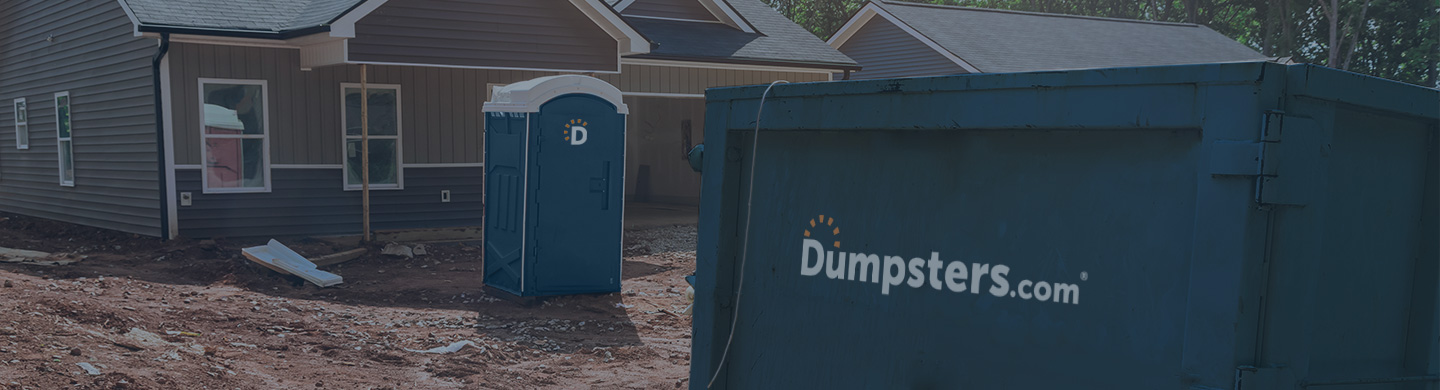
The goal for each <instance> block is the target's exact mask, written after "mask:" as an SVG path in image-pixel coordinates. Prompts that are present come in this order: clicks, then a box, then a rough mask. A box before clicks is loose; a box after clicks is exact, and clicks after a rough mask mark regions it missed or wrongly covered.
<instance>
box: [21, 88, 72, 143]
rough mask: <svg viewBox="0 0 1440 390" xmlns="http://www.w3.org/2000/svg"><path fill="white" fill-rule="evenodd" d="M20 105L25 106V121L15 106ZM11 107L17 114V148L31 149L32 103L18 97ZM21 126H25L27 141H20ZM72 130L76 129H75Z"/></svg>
mask: <svg viewBox="0 0 1440 390" xmlns="http://www.w3.org/2000/svg"><path fill="white" fill-rule="evenodd" d="M19 105H24V106H25V120H23V121H22V120H20V110H18V109H16V108H15V106H19ZM10 109H11V110H15V112H14V113H13V114H14V115H15V149H20V150H26V149H30V103H26V102H25V98H23V97H22V98H16V99H15V102H14V103H10ZM20 126H25V131H24V133H25V137H24V138H25V143H20V138H21V137H20V133H21V131H20ZM70 130H71V131H74V130H75V129H70Z"/></svg>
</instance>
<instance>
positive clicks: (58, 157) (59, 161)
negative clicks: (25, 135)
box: [25, 91, 75, 187]
mask: <svg viewBox="0 0 1440 390" xmlns="http://www.w3.org/2000/svg"><path fill="white" fill-rule="evenodd" d="M61 97H64V98H65V106H66V107H69V110H67V111H69V112H70V123H69V124H70V136H69V137H61V136H60V104H59V103H58V101H59V100H60V98H61ZM51 102H56V103H55V110H54V111H55V168H56V170H57V171H58V174H59V178H60V186H61V187H74V186H75V178H74V177H71V178H70V181H65V164H64V163H65V149H64V148H61V147H60V145H61V143H63V142H69V143H70V161H69V162H70V170H71V171H72V172H73V171H75V101H74V100H73V99H71V98H70V91H65V92H56V93H55V98H54V99H53V100H51ZM25 111H26V112H25V119H26V120H27V121H28V120H29V119H30V112H29V111H30V107H29V106H28V105H27V106H26V107H25ZM26 130H29V126H26ZM72 174H73V173H72Z"/></svg>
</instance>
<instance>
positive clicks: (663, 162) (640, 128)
mask: <svg viewBox="0 0 1440 390" xmlns="http://www.w3.org/2000/svg"><path fill="white" fill-rule="evenodd" d="M625 104H627V105H629V106H630V113H631V115H630V116H628V117H627V118H626V119H627V121H626V134H625V139H626V140H625V142H627V143H628V147H629V149H628V150H627V152H626V154H625V178H626V179H625V194H626V199H629V200H635V201H649V202H656V203H675V204H700V173H699V172H695V171H694V170H692V169H690V161H689V159H688V158H687V153H688V152H689V149H687V148H686V147H685V138H684V133H685V132H684V128H683V125H682V123H683V122H684V121H686V120H689V121H690V132H689V133H690V145H692V146H693V145H698V144H700V143H702V142H705V99H683V98H654V97H626V98H625ZM641 166H644V167H646V169H647V170H648V171H649V177H648V179H644V178H642V177H641V176H640V170H641ZM642 186H643V187H644V188H641V187H642Z"/></svg>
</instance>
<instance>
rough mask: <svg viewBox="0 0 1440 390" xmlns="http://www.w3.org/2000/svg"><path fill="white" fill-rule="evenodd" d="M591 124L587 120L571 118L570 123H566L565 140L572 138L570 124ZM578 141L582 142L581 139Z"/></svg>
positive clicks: (583, 125) (581, 125)
mask: <svg viewBox="0 0 1440 390" xmlns="http://www.w3.org/2000/svg"><path fill="white" fill-rule="evenodd" d="M589 125H590V122H586V121H584V120H580V119H571V120H570V123H566V124H565V140H566V141H569V140H570V126H580V127H585V126H589ZM576 142H580V141H578V140H577V141H576Z"/></svg>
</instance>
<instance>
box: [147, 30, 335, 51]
mask: <svg viewBox="0 0 1440 390" xmlns="http://www.w3.org/2000/svg"><path fill="white" fill-rule="evenodd" d="M140 36H141V37H144V38H151V39H160V34H159V33H153V32H147V33H141V34H140ZM340 40H343V39H341V38H331V37H329V36H326V35H325V34H324V33H315V34H310V35H305V36H300V37H295V38H290V39H286V40H279V39H263V38H236V37H222V36H213V35H195V34H170V42H174V43H193V44H202V45H220V46H245V47H268V48H273V49H300V48H303V47H305V46H309V45H315V44H320V43H325V42H334V41H340Z"/></svg>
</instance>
